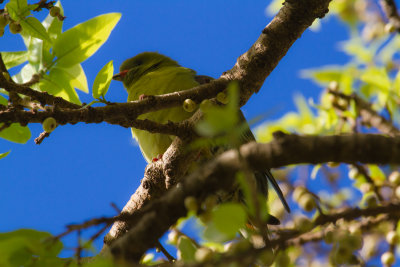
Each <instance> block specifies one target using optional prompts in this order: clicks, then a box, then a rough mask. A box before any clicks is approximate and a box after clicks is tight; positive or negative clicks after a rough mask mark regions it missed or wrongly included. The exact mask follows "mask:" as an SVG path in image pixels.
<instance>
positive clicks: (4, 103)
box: [0, 95, 8, 106]
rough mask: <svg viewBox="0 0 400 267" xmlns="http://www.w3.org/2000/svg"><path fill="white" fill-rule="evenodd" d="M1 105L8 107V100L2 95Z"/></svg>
mask: <svg viewBox="0 0 400 267" xmlns="http://www.w3.org/2000/svg"><path fill="white" fill-rule="evenodd" d="M0 105H3V106H7V105H8V100H7V99H6V98H5V97H3V96H1V95H0Z"/></svg>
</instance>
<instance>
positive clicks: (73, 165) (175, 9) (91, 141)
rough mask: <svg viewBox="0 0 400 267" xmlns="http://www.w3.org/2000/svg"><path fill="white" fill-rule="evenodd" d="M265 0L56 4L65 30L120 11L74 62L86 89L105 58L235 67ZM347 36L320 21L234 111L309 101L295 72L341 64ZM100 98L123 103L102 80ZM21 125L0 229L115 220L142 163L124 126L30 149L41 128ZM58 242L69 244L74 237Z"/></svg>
mask: <svg viewBox="0 0 400 267" xmlns="http://www.w3.org/2000/svg"><path fill="white" fill-rule="evenodd" d="M30 2H32V1H30ZM269 2H270V1H260V0H252V1H242V0H241V1H239V0H231V1H229V2H227V1H221V0H214V1H184V0H181V1H175V0H173V1H165V0H158V1H139V0H133V1H124V0H119V1H106V0H103V1H64V2H62V4H63V6H64V9H65V15H66V16H67V19H66V20H65V23H64V30H66V29H68V28H70V27H72V26H74V25H76V24H77V23H80V22H83V21H85V20H88V19H90V18H92V17H94V16H97V15H100V14H103V13H108V12H120V13H122V18H121V20H120V22H119V23H118V25H117V26H116V28H115V29H114V31H113V32H112V34H111V36H110V38H109V40H108V41H107V42H106V43H105V44H104V46H103V47H101V48H100V50H99V51H98V52H97V53H96V54H95V55H94V56H93V57H92V58H90V59H88V60H87V61H85V62H84V63H83V68H84V70H85V72H86V75H87V78H88V83H89V87H91V85H92V84H93V80H94V78H95V76H96V74H97V72H98V71H99V70H100V68H101V67H102V66H103V65H104V64H105V63H107V62H108V61H110V60H114V66H115V68H116V69H118V67H119V65H120V64H121V62H122V61H123V60H125V59H127V58H129V57H132V56H134V55H136V54H138V53H140V52H143V51H158V52H160V53H163V54H166V55H168V56H170V57H172V58H174V59H175V60H177V61H178V62H179V63H180V64H181V65H183V66H185V67H189V68H192V69H195V70H196V71H197V72H198V74H205V75H210V76H213V77H218V76H219V75H220V74H221V73H222V72H224V71H225V70H228V69H230V68H231V67H232V66H233V65H234V63H235V61H236V59H237V57H238V56H240V55H241V54H242V53H244V52H245V51H246V50H247V49H248V48H249V47H250V46H251V45H252V43H253V42H254V41H255V40H256V39H257V38H258V36H259V34H260V33H261V31H262V29H263V28H264V27H265V25H266V24H267V23H268V22H269V21H270V20H271V18H270V17H267V16H266V15H265V8H266V6H267V4H268V3H269ZM2 6H3V5H1V6H0V7H1V8H2ZM45 12H46V11H43V12H42V13H43V14H44V13H45ZM40 17H41V18H43V17H44V16H43V15H41V16H40ZM346 36H347V33H346V32H345V29H344V28H343V26H342V25H341V24H340V23H339V22H338V21H337V20H336V19H334V18H333V17H331V18H330V19H328V20H323V26H322V31H320V32H312V31H310V30H307V31H306V32H305V33H304V34H303V36H302V37H301V38H300V39H299V40H298V41H297V42H296V43H295V45H294V46H293V47H292V49H291V50H290V51H289V52H288V54H287V55H286V57H285V58H284V59H283V60H282V61H281V62H280V64H279V65H278V67H277V68H276V69H275V70H274V71H273V73H272V74H271V75H270V76H269V77H268V78H267V80H266V82H265V85H264V87H263V88H262V90H261V91H260V92H259V93H258V94H257V95H255V96H253V97H252V98H251V100H250V101H249V102H248V103H247V105H246V106H245V107H244V108H243V110H244V113H245V115H246V117H248V118H252V117H255V116H257V115H259V114H261V113H264V112H268V111H275V110H278V111H279V112H276V113H274V114H273V117H275V118H276V117H279V116H280V115H282V114H283V113H284V112H287V111H289V110H293V109H294V105H293V102H292V98H293V95H294V93H297V92H300V93H302V94H303V95H305V96H307V97H317V96H318V94H319V91H320V88H318V87H316V86H315V85H314V84H312V83H311V82H309V81H307V80H303V79H301V78H300V77H299V71H300V70H302V69H305V68H312V67H318V66H321V65H327V64H340V63H343V62H345V61H346V57H345V56H344V55H343V54H342V53H340V52H338V49H337V42H338V41H342V40H345V39H346ZM1 39H2V41H1V42H0V51H14V50H19V49H23V48H24V46H23V43H22V39H21V38H20V37H19V36H11V34H9V33H8V31H7V33H6V34H5V36H4V37H2V38H1ZM107 96H108V98H107V99H108V100H109V101H115V102H123V101H125V100H126V97H127V95H126V93H125V91H124V90H123V88H122V85H121V84H119V83H118V82H112V83H111V87H110V90H109V93H108V94H107ZM80 97H81V100H82V101H83V102H90V101H91V100H92V99H91V95H90V94H89V95H86V94H80ZM30 129H31V131H32V139H31V140H30V141H28V143H27V144H25V145H20V144H14V143H10V142H7V141H4V140H1V139H0V152H5V151H8V150H12V152H11V154H10V155H9V156H8V157H6V158H5V159H2V160H0V166H1V170H2V173H1V175H0V212H1V217H2V220H1V223H0V232H5V231H11V230H15V229H19V228H34V229H37V230H43V231H49V232H51V233H53V234H55V235H56V234H59V233H61V232H62V231H63V230H65V225H66V224H69V223H78V222H82V221H84V220H87V219H90V218H93V217H99V216H110V215H115V211H114V210H113V208H111V207H110V203H111V202H114V203H115V204H116V205H117V206H118V207H120V208H122V207H123V206H124V205H125V203H126V201H127V200H128V199H129V197H130V195H131V194H132V193H133V192H134V191H135V189H136V187H137V186H138V185H139V182H140V179H141V178H142V177H143V171H144V168H145V165H146V164H145V161H144V159H143V158H142V156H141V153H140V151H139V148H138V146H137V145H136V144H135V143H134V141H132V138H131V134H130V130H128V129H125V128H122V127H118V126H113V125H107V124H105V123H102V124H83V123H80V124H77V125H73V126H71V125H66V126H61V127H58V128H57V129H56V130H55V131H54V132H53V133H52V134H51V136H50V138H47V139H45V140H44V142H43V143H42V144H41V145H39V146H38V145H35V144H34V142H33V139H34V138H35V137H37V136H38V135H39V134H40V132H41V131H42V128H41V125H40V124H35V125H30ZM64 241H65V242H66V245H67V246H69V247H73V246H75V245H76V236H75V235H72V236H69V237H67V238H65V239H64ZM101 244H102V239H99V241H98V242H97V243H96V245H97V246H98V247H99V248H100V247H101ZM71 253H73V252H72V251H69V252H66V253H63V255H64V256H68V255H70V254H71Z"/></svg>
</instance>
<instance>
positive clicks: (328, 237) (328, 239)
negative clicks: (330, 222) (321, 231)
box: [324, 230, 335, 244]
mask: <svg viewBox="0 0 400 267" xmlns="http://www.w3.org/2000/svg"><path fill="white" fill-rule="evenodd" d="M334 234H335V232H334V231H333V230H328V231H326V232H325V235H324V241H325V243H327V244H332V243H333V240H334Z"/></svg>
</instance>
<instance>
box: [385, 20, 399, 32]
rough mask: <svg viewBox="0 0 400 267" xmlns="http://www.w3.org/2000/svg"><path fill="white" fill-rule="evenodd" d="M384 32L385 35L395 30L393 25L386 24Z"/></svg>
mask: <svg viewBox="0 0 400 267" xmlns="http://www.w3.org/2000/svg"><path fill="white" fill-rule="evenodd" d="M384 30H385V32H386V33H392V32H394V31H395V30H396V27H395V26H394V25H393V23H390V22H389V23H388V24H386V25H385V28H384Z"/></svg>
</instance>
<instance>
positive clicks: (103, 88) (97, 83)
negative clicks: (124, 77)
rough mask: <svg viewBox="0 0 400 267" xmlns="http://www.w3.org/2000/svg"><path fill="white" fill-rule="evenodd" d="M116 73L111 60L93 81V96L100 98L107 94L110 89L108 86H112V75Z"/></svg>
mask: <svg viewBox="0 0 400 267" xmlns="http://www.w3.org/2000/svg"><path fill="white" fill-rule="evenodd" d="M113 73H114V65H113V61H112V60H111V61H110V62H108V63H107V64H106V65H104V67H103V68H101V70H100V71H99V73H97V76H96V78H95V79H94V83H93V89H92V92H93V97H94V98H99V97H100V96H105V95H106V94H107V91H108V87H109V86H110V83H111V80H112V76H113Z"/></svg>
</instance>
